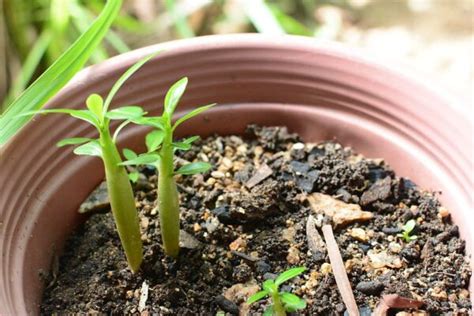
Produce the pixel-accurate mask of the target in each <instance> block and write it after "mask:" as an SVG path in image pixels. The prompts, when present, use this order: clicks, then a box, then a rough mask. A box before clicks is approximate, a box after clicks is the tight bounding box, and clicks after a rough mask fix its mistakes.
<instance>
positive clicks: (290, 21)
mask: <svg viewBox="0 0 474 316" xmlns="http://www.w3.org/2000/svg"><path fill="white" fill-rule="evenodd" d="M268 7H269V8H270V10H271V12H272V13H273V15H274V16H275V18H276V20H277V21H278V23H280V25H281V26H282V27H283V29H284V30H285V32H287V33H288V34H293V35H304V36H312V35H313V32H312V31H311V30H310V29H309V28H307V27H306V26H305V25H304V24H302V23H301V22H299V21H298V20H296V19H295V18H293V17H292V16H290V15H288V14H286V13H285V12H283V11H282V10H281V9H280V7H279V6H277V5H275V4H268Z"/></svg>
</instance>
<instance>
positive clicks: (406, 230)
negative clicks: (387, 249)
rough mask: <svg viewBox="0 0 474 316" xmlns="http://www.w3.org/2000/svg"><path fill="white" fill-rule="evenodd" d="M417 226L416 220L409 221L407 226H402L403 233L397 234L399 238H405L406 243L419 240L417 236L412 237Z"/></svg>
mask: <svg viewBox="0 0 474 316" xmlns="http://www.w3.org/2000/svg"><path fill="white" fill-rule="evenodd" d="M415 226H416V221H415V220H414V219H411V220H409V221H408V222H406V223H405V225H403V226H402V230H403V231H402V232H401V233H399V234H397V236H398V237H401V238H403V240H405V242H410V241H412V240H415V239H417V238H418V237H417V236H415V235H412V236H410V234H411V233H412V231H413V229H414V228H415Z"/></svg>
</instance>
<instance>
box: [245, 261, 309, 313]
mask: <svg viewBox="0 0 474 316" xmlns="http://www.w3.org/2000/svg"><path fill="white" fill-rule="evenodd" d="M305 270H306V268H305V267H297V268H292V269H289V270H287V271H285V272H283V273H282V274H280V275H279V276H278V277H277V278H276V279H275V280H266V281H265V282H263V290H262V291H259V292H257V293H255V294H254V295H252V296H250V297H249V299H248V300H247V304H252V303H255V302H257V301H259V300H261V299H263V298H265V297H266V296H268V295H270V296H272V295H273V294H275V293H278V296H279V297H280V300H281V302H282V303H283V305H284V308H285V310H286V311H288V312H294V311H297V310H299V309H304V308H306V301H305V300H303V299H301V298H300V297H298V296H296V295H295V294H292V293H289V292H279V290H278V287H279V286H280V285H281V284H283V283H284V282H286V281H288V280H290V279H292V278H294V277H296V276H298V275H300V274H301V273H303V272H304V271H305ZM272 314H273V305H270V306H269V307H268V308H267V309H266V310H265V312H264V314H263V315H264V316H271V315H272Z"/></svg>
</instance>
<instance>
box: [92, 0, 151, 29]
mask: <svg viewBox="0 0 474 316" xmlns="http://www.w3.org/2000/svg"><path fill="white" fill-rule="evenodd" d="M87 5H88V7H89V8H90V9H91V10H92V11H94V12H100V11H102V9H103V7H104V3H103V0H89V2H88V3H87ZM113 25H114V26H116V27H118V28H120V29H121V30H124V31H127V32H130V33H138V34H141V33H145V32H147V28H146V25H145V23H142V22H141V21H140V20H138V19H137V18H135V17H133V16H131V15H118V16H117V17H116V18H115V21H114V23H113Z"/></svg>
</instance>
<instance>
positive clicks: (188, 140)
mask: <svg viewBox="0 0 474 316" xmlns="http://www.w3.org/2000/svg"><path fill="white" fill-rule="evenodd" d="M199 138H201V137H199V136H191V137H188V138H185V139H183V141H182V142H183V143H186V144H189V145H191V144H192V143H194V142H195V141H197V140H198V139H199Z"/></svg>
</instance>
